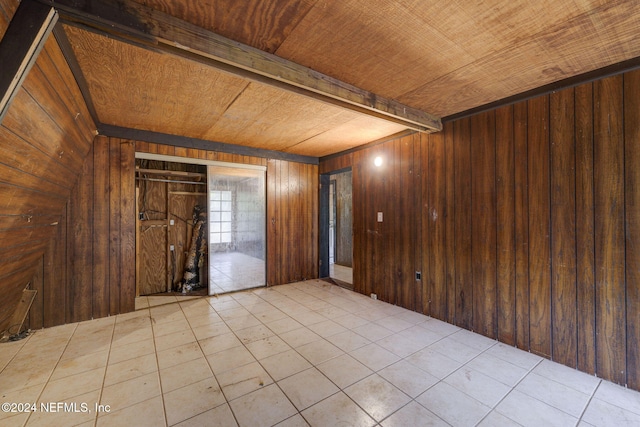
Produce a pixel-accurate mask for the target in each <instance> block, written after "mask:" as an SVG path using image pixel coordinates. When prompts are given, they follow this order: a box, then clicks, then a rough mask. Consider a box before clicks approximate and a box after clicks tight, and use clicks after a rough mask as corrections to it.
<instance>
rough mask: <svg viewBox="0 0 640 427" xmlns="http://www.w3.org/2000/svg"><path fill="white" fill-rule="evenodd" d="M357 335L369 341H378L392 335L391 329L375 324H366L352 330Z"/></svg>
mask: <svg viewBox="0 0 640 427" xmlns="http://www.w3.org/2000/svg"><path fill="white" fill-rule="evenodd" d="M352 330H353V332H355V333H357V334H358V335H362V336H363V337H365V338H367V339H368V340H369V341H378V340H381V339H383V338H386V337H388V336H390V335H392V334H393V331H392V330H391V329H387V328H385V327H384V326H380V325H378V324H377V323H371V322H368V321H367V323H365V324H363V325H360V326H357V327H355V328H353V329H352Z"/></svg>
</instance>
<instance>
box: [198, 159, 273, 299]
mask: <svg viewBox="0 0 640 427" xmlns="http://www.w3.org/2000/svg"><path fill="white" fill-rule="evenodd" d="M207 176H208V194H209V197H208V203H209V294H211V295H213V294H219V293H225V292H233V291H238V290H242V289H249V288H255V287H259V286H265V284H266V190H265V170H264V168H259V169H258V168H256V169H253V168H247V167H246V166H244V165H242V166H240V165H239V166H237V167H236V166H234V165H229V166H219V165H210V166H208V168H207Z"/></svg>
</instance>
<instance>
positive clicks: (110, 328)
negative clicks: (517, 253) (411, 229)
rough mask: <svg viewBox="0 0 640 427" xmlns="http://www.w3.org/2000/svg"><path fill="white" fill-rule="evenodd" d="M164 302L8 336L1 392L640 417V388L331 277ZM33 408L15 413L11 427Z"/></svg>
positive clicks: (383, 411)
mask: <svg viewBox="0 0 640 427" xmlns="http://www.w3.org/2000/svg"><path fill="white" fill-rule="evenodd" d="M145 300H146V301H147V303H148V301H149V298H148V297H146V298H145ZM172 300H173V301H174V302H173V303H170V304H165V303H166V302H167V301H172ZM160 301H162V304H161V305H154V307H153V308H151V309H142V310H138V311H136V312H132V313H127V314H124V315H118V316H111V317H109V318H103V319H97V320H91V321H86V322H80V323H75V324H69V325H64V326H60V327H53V328H47V329H43V330H38V331H36V332H34V333H33V334H32V335H30V336H29V337H27V338H26V339H24V340H22V341H18V342H16V343H5V344H2V348H1V349H0V397H1V398H2V399H3V401H16V402H24V401H27V402H30V401H35V402H38V403H40V402H42V401H43V400H46V401H52V402H54V403H55V402H62V401H66V402H68V403H71V404H75V405H76V406H78V405H81V404H82V403H85V404H87V405H89V406H92V407H93V406H94V405H95V403H96V402H98V401H100V402H101V403H102V404H105V405H106V404H108V405H110V408H109V409H110V412H109V413H106V412H103V413H101V414H100V415H99V417H98V420H97V425H99V426H101V425H118V426H119V425H153V426H156V425H166V424H167V422H168V423H169V424H168V425H171V424H174V423H178V424H180V425H183V426H199V425H207V426H209V425H221V426H236V425H238V424H240V425H251V426H253V425H280V426H281V427H295V426H307V425H316V426H323V427H324V426H326V425H339V424H340V423H343V424H345V425H374V424H375V423H376V422H379V423H380V424H379V425H380V426H383V427H390V426H395V425H411V426H413V425H442V423H443V422H445V421H447V422H448V423H450V424H451V425H454V426H455V425H474V424H476V423H479V424H478V425H480V426H483V427H484V426H491V427H502V426H504V427H512V426H517V425H518V426H525V427H526V426H536V427H537V426H540V425H545V426H547V425H549V426H554V425H558V426H564V425H576V424H577V425H578V426H579V427H595V426H608V425H613V426H615V427H618V426H623V425H638V424H640V397H639V396H640V393H638V392H636V391H632V390H628V389H626V388H624V387H621V386H617V385H615V384H612V383H610V382H607V381H603V380H601V379H598V378H595V377H593V376H591V375H587V374H584V373H581V372H578V371H576V370H574V369H571V368H568V367H565V366H563V365H559V364H556V363H553V362H550V361H548V360H544V359H542V358H541V357H539V356H536V355H534V354H531V353H528V352H524V351H521V350H518V349H516V348H514V347H511V346H508V345H505V344H501V343H496V342H495V341H494V340H491V339H489V338H486V337H483V336H480V335H477V334H474V333H471V332H469V331H466V330H462V329H460V328H458V327H456V326H453V325H450V324H447V323H444V322H441V321H439V320H436V319H432V318H429V317H427V316H423V315H421V314H419V313H415V312H412V311H409V310H405V309H403V308H401V307H398V306H393V305H390V304H387V303H384V302H382V301H375V300H372V299H371V298H369V297H367V296H365V295H361V294H358V293H354V292H352V291H349V290H346V289H343V288H340V287H337V286H334V285H331V284H329V283H327V282H324V281H320V280H310V281H306V282H299V283H293V284H289V285H281V286H277V287H271V288H258V289H255V290H252V291H247V292H241V293H234V294H229V295H220V296H219V297H211V298H201V297H197V298H194V299H189V300H182V301H181V302H177V298H175V297H170V298H165V297H158V298H157V299H154V302H153V304H160ZM295 319H298V320H295ZM152 320H153V322H152ZM304 324H306V325H307V326H304ZM192 328H193V329H192ZM267 328H268V329H267ZM193 331H195V333H194V332H193ZM154 333H155V335H154ZM241 339H242V340H244V342H243V341H242V340H241ZM370 341H372V342H370ZM360 345H362V347H360ZM310 362H313V363H315V366H314V365H313V364H312V363H310ZM156 363H157V366H156ZM158 368H159V369H160V370H158ZM214 372H215V375H214ZM273 381H277V382H278V384H273ZM512 387H515V389H512ZM223 388H224V393H223ZM283 390H284V391H283ZM345 391H346V392H347V393H348V394H350V395H351V396H352V397H349V396H348V395H347V394H345ZM225 393H226V394H227V398H228V399H229V400H230V403H229V402H228V401H227V399H225ZM285 393H286V394H285ZM287 395H288V397H287ZM411 398H414V400H413V401H411ZM354 400H356V401H357V402H358V404H359V405H361V406H362V407H364V408H366V409H367V410H368V411H370V412H371V414H373V415H374V416H375V417H376V418H377V420H378V421H375V420H373V419H372V418H371V417H369V415H368V414H367V413H366V412H365V411H364V410H363V409H362V408H361V407H360V406H358V404H356V402H354ZM292 401H293V403H295V405H293V404H292ZM492 405H496V406H495V409H493V410H491V407H492ZM296 406H297V407H298V408H299V409H296ZM68 407H69V408H71V407H72V406H68ZM80 408H82V407H81V406H80ZM300 409H301V410H302V411H301V413H299V410H300ZM165 414H168V415H165ZM29 416H30V414H13V413H6V412H5V413H0V427H3V426H11V427H13V426H15V425H24V424H25V422H26V421H27V419H28V418H29ZM165 416H168V417H169V419H168V420H165ZM580 416H582V418H581V419H580V420H579V419H578V417H580ZM95 423H96V414H95V412H94V413H91V414H89V413H87V412H86V411H85V412H79V413H74V412H69V411H67V412H66V413H58V412H56V413H44V414H40V413H38V414H32V415H31V417H30V418H29V421H28V422H27V424H26V425H28V426H31V425H47V426H48V425H75V426H79V427H89V426H93V425H94V424H95Z"/></svg>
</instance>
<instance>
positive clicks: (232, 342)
mask: <svg viewBox="0 0 640 427" xmlns="http://www.w3.org/2000/svg"><path fill="white" fill-rule="evenodd" d="M198 344H200V348H201V349H202V352H203V353H204V354H205V355H209V354H213V353H217V352H219V351H222V350H228V349H230V348H233V347H238V346H242V342H240V340H239V339H238V337H236V334H234V333H233V332H229V333H227V334H222V335H218V336H215V337H210V338H205V339H202V340H198Z"/></svg>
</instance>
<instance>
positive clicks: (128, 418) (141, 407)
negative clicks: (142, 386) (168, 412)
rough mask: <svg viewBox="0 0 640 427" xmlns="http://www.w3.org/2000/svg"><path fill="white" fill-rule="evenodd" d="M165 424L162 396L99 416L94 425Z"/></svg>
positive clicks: (119, 426)
mask: <svg viewBox="0 0 640 427" xmlns="http://www.w3.org/2000/svg"><path fill="white" fill-rule="evenodd" d="M165 424H166V420H165V417H164V406H163V402H162V396H156V397H152V398H151V399H149V400H145V401H143V402H140V403H137V404H135V405H132V406H129V407H127V408H124V409H121V410H119V411H112V412H109V413H103V414H100V415H99V416H98V422H97V424H96V425H97V427H121V426H140V427H156V426H163V425H165Z"/></svg>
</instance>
